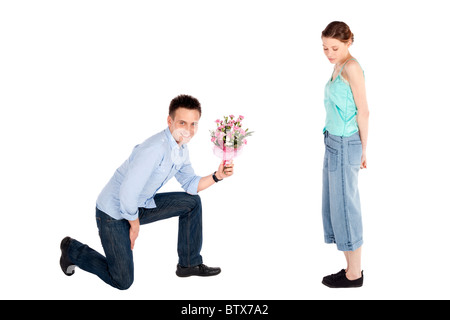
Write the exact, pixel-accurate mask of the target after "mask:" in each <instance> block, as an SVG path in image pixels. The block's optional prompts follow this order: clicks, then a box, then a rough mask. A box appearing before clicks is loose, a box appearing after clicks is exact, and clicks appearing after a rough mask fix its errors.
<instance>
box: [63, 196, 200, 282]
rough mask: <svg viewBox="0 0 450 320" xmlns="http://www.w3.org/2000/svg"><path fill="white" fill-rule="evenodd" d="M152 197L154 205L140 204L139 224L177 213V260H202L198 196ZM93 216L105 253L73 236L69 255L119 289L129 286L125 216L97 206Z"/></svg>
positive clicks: (129, 254)
mask: <svg viewBox="0 0 450 320" xmlns="http://www.w3.org/2000/svg"><path fill="white" fill-rule="evenodd" d="M154 199H155V203H156V205H157V208H153V209H145V208H139V222H140V224H141V225H143V224H147V223H152V222H155V221H158V220H163V219H167V218H171V217H176V216H178V217H179V224H178V257H179V261H178V263H179V264H180V265H181V266H183V267H191V266H196V265H199V264H201V263H202V262H203V261H202V256H201V255H200V250H201V247H202V238H203V236H202V204H201V200H200V197H199V196H198V195H189V194H187V193H185V192H169V193H160V194H156V195H155V198H154ZM96 219H97V227H98V230H99V234H100V239H101V242H102V246H103V249H104V251H105V256H106V257H105V256H103V255H101V254H100V253H98V252H97V251H95V250H93V249H91V248H90V247H89V246H87V245H85V244H83V243H80V242H79V241H77V240H72V242H71V243H70V246H69V251H68V252H69V258H70V260H72V262H73V263H74V264H75V265H76V266H77V267H79V268H80V269H82V270H85V271H87V272H90V273H93V274H96V275H97V276H98V277H99V278H100V279H102V280H103V281H105V282H106V283H107V284H109V285H111V286H113V287H115V288H117V289H121V290H125V289H128V288H129V287H130V286H131V284H132V283H133V280H134V265H133V251H132V250H131V243H130V224H129V222H128V220H115V219H113V218H111V217H110V216H109V215H107V214H106V213H104V212H102V211H100V210H99V209H98V208H96ZM138 239H139V238H138ZM137 241H139V240H137Z"/></svg>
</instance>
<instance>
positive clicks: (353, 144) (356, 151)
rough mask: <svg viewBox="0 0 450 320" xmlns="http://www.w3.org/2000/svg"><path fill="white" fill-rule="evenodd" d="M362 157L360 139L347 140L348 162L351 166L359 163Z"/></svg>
mask: <svg viewBox="0 0 450 320" xmlns="http://www.w3.org/2000/svg"><path fill="white" fill-rule="evenodd" d="M361 157H362V144H361V141H358V140H355V141H349V142H348V163H349V164H350V165H352V166H356V165H360V164H361Z"/></svg>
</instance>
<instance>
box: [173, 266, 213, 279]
mask: <svg viewBox="0 0 450 320" xmlns="http://www.w3.org/2000/svg"><path fill="white" fill-rule="evenodd" d="M220 271H221V270H220V268H210V267H208V266H205V265H204V264H203V263H202V264H199V265H198V266H195V267H182V266H180V265H179V264H178V265H177V271H176V272H175V273H176V274H177V276H179V277H190V276H199V277H210V276H216V275H218V274H219V273H220Z"/></svg>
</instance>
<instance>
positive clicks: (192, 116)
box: [167, 108, 200, 146]
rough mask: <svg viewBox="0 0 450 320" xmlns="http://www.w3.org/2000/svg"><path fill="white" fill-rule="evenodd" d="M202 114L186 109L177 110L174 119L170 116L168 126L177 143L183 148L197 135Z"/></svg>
mask: <svg viewBox="0 0 450 320" xmlns="http://www.w3.org/2000/svg"><path fill="white" fill-rule="evenodd" d="M199 120H200V112H198V111H197V110H190V109H186V108H178V109H177V110H175V115H174V118H173V119H172V117H171V116H170V115H169V116H168V117H167V124H168V125H169V130H170V133H172V136H173V137H174V139H175V141H176V142H177V143H178V144H179V145H180V146H181V145H182V144H186V143H188V142H189V141H190V140H191V139H192V138H193V137H194V135H195V134H196V133H197V129H198V121H199Z"/></svg>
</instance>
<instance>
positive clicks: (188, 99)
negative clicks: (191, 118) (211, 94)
mask: <svg viewBox="0 0 450 320" xmlns="http://www.w3.org/2000/svg"><path fill="white" fill-rule="evenodd" d="M178 108H186V109H189V110H197V111H198V112H199V113H200V116H201V115H202V107H201V105H200V102H199V101H198V100H197V99H196V98H194V97H192V96H189V95H187V94H180V95H179V96H177V97H175V98H173V99H172V101H171V102H170V106H169V115H170V117H171V118H172V119H173V118H174V117H175V111H176V110H177V109H178Z"/></svg>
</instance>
